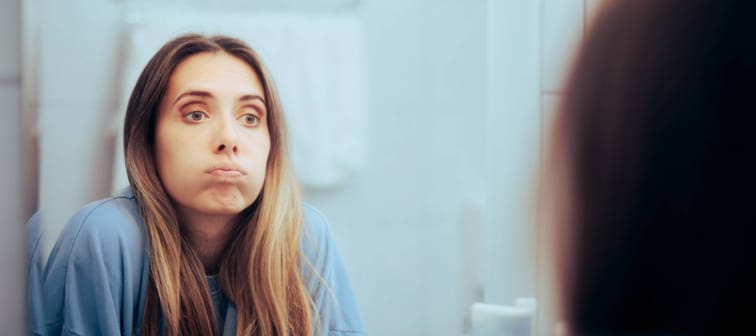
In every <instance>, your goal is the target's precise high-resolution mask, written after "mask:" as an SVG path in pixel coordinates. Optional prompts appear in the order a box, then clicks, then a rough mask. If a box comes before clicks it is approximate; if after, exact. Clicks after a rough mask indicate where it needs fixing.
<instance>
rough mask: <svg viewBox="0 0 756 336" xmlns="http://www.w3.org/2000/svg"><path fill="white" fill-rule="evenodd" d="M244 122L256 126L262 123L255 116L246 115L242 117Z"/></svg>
mask: <svg viewBox="0 0 756 336" xmlns="http://www.w3.org/2000/svg"><path fill="white" fill-rule="evenodd" d="M242 121H244V123H245V124H247V125H250V126H254V125H257V123H258V122H260V118H258V117H257V116H256V115H254V114H245V115H244V116H242Z"/></svg>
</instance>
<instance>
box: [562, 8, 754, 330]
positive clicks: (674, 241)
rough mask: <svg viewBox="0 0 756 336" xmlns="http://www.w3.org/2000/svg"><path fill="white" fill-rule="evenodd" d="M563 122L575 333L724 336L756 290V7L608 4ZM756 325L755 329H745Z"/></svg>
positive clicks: (570, 316)
mask: <svg viewBox="0 0 756 336" xmlns="http://www.w3.org/2000/svg"><path fill="white" fill-rule="evenodd" d="M602 9H603V10H602V11H601V12H600V13H599V15H598V16H597V18H596V20H595V21H594V22H593V23H592V26H591V29H590V31H589V33H588V35H587V37H586V39H585V40H584V41H583V45H582V48H581V49H580V51H579V53H578V55H577V59H576V62H575V64H574V68H573V69H572V73H571V77H570V79H569V82H568V86H567V87H568V93H567V97H566V98H565V100H564V102H563V105H562V106H561V109H560V111H559V112H558V113H559V114H558V115H557V118H556V133H555V140H556V146H557V148H558V149H557V150H562V151H564V152H563V153H562V154H561V156H563V157H564V158H565V159H564V160H565V162H564V164H565V167H566V168H567V176H569V177H568V180H569V181H568V182H567V185H568V186H567V188H568V190H569V196H568V197H570V200H569V202H570V203H571V211H570V213H571V215H570V218H562V222H561V223H560V225H561V227H560V229H559V230H560V232H561V233H563V234H565V235H566V236H565V237H567V238H566V239H568V241H569V244H568V245H569V246H571V250H570V251H569V253H568V254H569V258H568V259H567V263H566V268H565V269H564V272H565V273H564V274H563V275H564V280H565V282H564V290H565V291H564V299H565V300H566V301H565V302H566V306H565V307H564V308H565V310H566V314H567V322H568V325H569V326H570V329H572V330H573V331H574V332H575V334H643V333H655V332H660V333H670V334H677V333H682V334H722V333H725V332H727V331H730V330H731V329H735V328H740V327H743V326H745V325H746V323H749V322H750V320H749V319H748V317H749V316H748V315H747V314H746V312H747V311H748V310H749V309H747V307H748V305H749V304H750V303H751V302H753V300H754V299H755V298H756V290H754V288H753V287H756V267H754V264H756V260H755V259H756V258H754V256H755V255H756V253H754V251H755V250H756V240H754V236H753V235H752V233H754V231H755V230H756V212H754V211H753V210H752V208H753V207H756V114H754V113H752V111H751V110H752V109H753V108H752V105H751V104H754V101H753V100H752V99H751V97H756V39H754V33H756V25H754V23H752V22H756V21H754V19H756V3H754V2H753V1H734V0H716V1H712V0H611V1H607V2H606V6H605V7H604V8H602ZM749 324H750V323H749Z"/></svg>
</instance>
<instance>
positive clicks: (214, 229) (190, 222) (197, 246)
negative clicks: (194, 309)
mask: <svg viewBox="0 0 756 336" xmlns="http://www.w3.org/2000/svg"><path fill="white" fill-rule="evenodd" d="M179 218H180V220H181V225H182V226H183V229H184V232H185V234H186V238H187V240H188V241H189V244H191V245H192V247H193V248H194V250H195V251H196V253H197V255H198V256H199V258H200V261H201V262H202V265H203V266H204V267H205V273H206V274H217V273H218V270H219V267H220V257H221V254H222V253H223V251H224V250H225V249H226V246H227V245H228V244H229V242H230V238H231V233H232V231H233V229H234V225H235V224H236V221H237V217H236V216H212V215H211V216H208V215H201V214H196V213H194V214H191V215H187V214H184V216H181V215H180V216H179Z"/></svg>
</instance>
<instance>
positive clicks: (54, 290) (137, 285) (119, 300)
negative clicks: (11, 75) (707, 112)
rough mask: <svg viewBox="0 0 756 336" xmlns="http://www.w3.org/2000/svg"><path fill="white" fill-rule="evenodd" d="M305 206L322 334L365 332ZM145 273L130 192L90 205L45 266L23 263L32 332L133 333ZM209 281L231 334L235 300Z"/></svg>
mask: <svg viewBox="0 0 756 336" xmlns="http://www.w3.org/2000/svg"><path fill="white" fill-rule="evenodd" d="M303 208H304V209H303V213H304V222H305V225H304V226H303V233H302V240H301V246H302V252H303V254H304V256H305V258H307V259H308V260H309V262H310V263H311V264H312V265H313V266H314V267H315V269H316V270H317V271H318V272H319V274H320V276H322V278H323V280H324V282H321V281H319V280H318V279H317V277H316V276H313V275H312V274H307V273H309V272H308V268H307V267H302V272H303V278H304V279H305V282H306V284H307V288H308V290H309V293H310V295H311V297H312V298H313V300H314V301H315V304H316V306H317V310H318V314H319V317H320V325H321V330H322V334H323V335H328V336H357V335H365V334H366V333H365V331H364V328H363V324H362V320H361V318H360V314H359V311H358V310H357V304H356V302H355V299H354V295H353V294H352V288H351V286H350V284H349V280H348V277H347V274H346V270H345V269H344V265H343V262H342V260H341V257H340V255H339V252H338V249H337V248H336V245H335V244H334V241H333V237H332V236H331V233H330V231H329V229H328V223H327V221H326V220H325V218H324V217H323V215H322V214H321V213H320V212H318V211H317V210H316V209H315V208H313V207H312V206H309V205H307V204H305V205H304V206H303ZM38 218H39V217H38V216H35V217H33V218H32V220H30V222H31V223H30V224H31V225H30V227H38V226H39V223H38V220H37V219H38ZM35 236H36V237H38V235H35ZM32 240H38V238H32ZM33 243H34V242H33ZM35 252H36V251H32V252H31V253H30V256H31V258H32V260H31V263H30V264H31V265H34V263H35V262H37V261H36V260H35V259H36V258H38V253H35ZM39 272H41V273H42V274H37V273H39ZM148 275H149V260H148V256H147V240H146V239H145V229H144V222H143V220H142V218H141V216H140V215H139V211H138V209H137V204H136V200H135V198H134V195H133V194H132V193H131V191H130V190H126V191H124V192H123V193H121V194H120V195H117V196H114V197H110V198H106V199H103V200H100V201H96V202H93V203H90V204H89V205H87V206H85V207H84V208H82V209H81V210H79V212H77V213H76V214H75V215H74V216H73V217H72V218H71V220H70V221H69V222H68V224H67V225H66V227H65V228H64V230H63V232H62V233H61V235H60V237H59V238H58V240H57V242H56V244H55V246H54V247H53V249H52V251H51V253H50V256H49V259H48V261H47V263H46V265H45V267H44V269H41V268H40V267H30V268H29V278H30V279H34V282H33V283H30V284H29V286H30V288H29V290H27V293H28V300H27V301H28V304H29V306H30V307H29V309H28V311H29V313H30V315H31V316H30V321H31V326H30V331H31V333H32V334H34V335H134V334H139V331H140V329H139V328H140V326H141V321H142V316H143V309H144V302H145V294H146V293H147V284H148V279H149V277H148ZM208 284H209V287H210V291H211V293H210V294H211V297H212V299H213V305H214V307H215V312H216V319H217V321H218V326H219V328H220V329H221V334H222V335H234V334H235V331H236V311H235V308H234V305H233V304H232V303H230V302H229V300H228V298H226V297H225V295H224V294H223V292H222V291H221V289H220V286H219V284H218V281H217V279H216V278H215V277H214V276H208Z"/></svg>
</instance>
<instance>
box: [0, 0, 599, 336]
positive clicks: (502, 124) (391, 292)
mask: <svg viewBox="0 0 756 336" xmlns="http://www.w3.org/2000/svg"><path fill="white" fill-rule="evenodd" d="M604 1H608V0H604ZM600 2H601V0H530V1H510V0H468V1H453V0H433V1H431V0H380V1H379V0H254V1H252V0H247V1H242V0H187V1H169V0H160V1H147V0H80V1H67V2H64V1H51V0H3V1H2V2H0V41H1V42H2V47H1V48H0V102H2V109H3V111H2V113H3V122H0V150H1V151H0V155H2V156H0V157H2V162H3V163H2V173H1V174H0V213H2V214H3V218H4V220H5V222H4V224H5V225H3V226H2V231H1V232H0V248H2V251H0V262H1V263H2V264H0V268H2V269H3V270H4V271H3V273H4V275H3V276H2V278H0V302H2V306H1V307H0V310H1V311H0V312H1V314H0V330H3V334H6V335H21V334H23V321H24V318H23V309H20V308H19V307H23V302H24V299H23V293H24V276H25V274H26V271H25V270H26V266H25V265H24V253H20V252H19V251H24V249H25V246H24V241H25V238H24V234H25V233H24V232H25V231H24V228H23V225H22V224H21V223H24V222H25V221H26V219H28V218H29V217H30V216H31V214H32V213H33V212H34V211H37V210H41V211H43V213H44V224H45V228H44V234H45V236H44V237H45V239H44V241H43V243H44V247H43V249H44V250H47V251H49V248H50V247H51V246H52V242H54V240H55V238H56V236H57V234H58V233H59V232H60V230H61V228H62V226H63V225H64V224H65V222H66V221H67V219H68V218H69V217H70V216H71V215H72V214H73V213H74V212H75V211H76V210H77V209H79V208H80V207H82V206H83V205H84V204H86V203H88V202H90V201H93V200H96V199H99V198H102V197H106V196H108V195H110V194H112V193H113V192H115V191H117V190H119V189H121V188H122V187H124V186H126V185H127V181H126V179H125V172H124V169H123V162H122V154H121V152H120V151H121V134H120V132H121V127H122V120H123V113H124V112H125V105H126V102H125V100H126V99H127V98H128V94H129V93H130V91H131V88H132V86H133V85H134V82H135V79H136V77H137V75H138V73H139V71H141V68H142V67H143V66H144V64H145V63H146V61H147V59H148V58H149V57H150V56H151V55H152V54H153V53H154V52H155V51H156V50H157V48H158V47H159V46H160V45H161V44H162V43H163V42H165V41H166V40H168V39H169V38H171V37H173V36H175V35H177V34H179V33H182V32H189V31H191V32H200V33H226V34H230V35H233V36H237V37H240V38H242V39H245V40H246V41H247V42H249V43H250V44H251V45H252V47H253V48H255V49H256V50H257V51H258V52H259V53H260V54H261V56H262V57H263V60H264V61H265V62H266V63H267V65H268V66H269V68H270V70H271V72H272V74H273V77H274V80H276V82H277V85H278V88H279V91H280V94H281V97H282V100H283V103H284V108H285V109H286V112H287V119H288V122H289V125H290V129H291V132H292V138H293V156H294V161H295V168H296V169H297V173H298V177H299V179H300V182H301V183H302V185H303V187H304V191H305V200H306V201H307V202H309V203H311V204H313V205H315V206H316V207H318V208H319V209H320V210H321V211H322V212H323V213H324V214H325V215H326V216H327V217H328V218H329V220H330V223H331V226H332V231H333V233H334V235H335V237H336V240H337V244H338V245H339V248H340V250H341V252H342V255H343V257H344V259H345V262H346V265H347V268H348V271H349V273H350V275H351V280H352V285H353V287H354V289H355V292H356V295H357V299H358V303H359V306H360V308H361V310H362V315H363V318H364V320H365V323H366V327H367V329H368V331H369V332H370V334H371V335H407V336H411V335H463V334H465V333H469V331H470V323H471V322H470V313H469V311H470V305H471V304H472V303H473V302H486V303H493V304H511V303H513V302H514V300H515V299H517V298H522V297H538V316H539V320H538V326H537V329H536V330H535V332H534V334H539V335H541V334H550V333H551V331H550V330H551V327H550V326H551V325H552V323H551V321H550V320H549V318H548V313H549V310H550V304H549V299H550V293H551V292H550V290H549V288H548V287H549V286H548V281H547V279H548V270H547V268H546V267H544V265H545V264H546V260H548V256H547V255H545V254H544V253H541V252H539V251H543V249H542V248H539V246H538V244H537V242H538V241H539V238H538V237H539V235H540V234H541V232H540V231H538V230H537V225H536V222H537V219H538V216H537V213H538V208H537V202H535V200H536V198H537V195H536V187H537V186H538V172H539V169H540V162H541V155H542V145H543V142H544V140H543V139H544V137H545V132H544V130H545V128H546V126H545V125H547V124H548V118H549V111H550V110H551V109H552V108H553V106H555V104H557V102H558V101H559V99H560V97H562V95H563V94H564V92H563V90H562V88H561V83H562V82H563V79H564V75H565V72H566V70H567V68H568V66H569V62H570V59H571V57H572V52H573V49H574V46H575V43H576V42H578V41H579V40H580V37H581V36H582V34H583V33H584V30H585V27H586V24H587V22H588V20H589V18H590V17H591V13H593V12H594V11H595V8H597V7H598V6H599V3H600Z"/></svg>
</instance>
